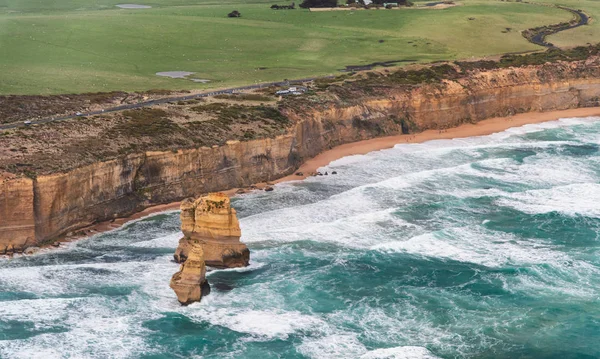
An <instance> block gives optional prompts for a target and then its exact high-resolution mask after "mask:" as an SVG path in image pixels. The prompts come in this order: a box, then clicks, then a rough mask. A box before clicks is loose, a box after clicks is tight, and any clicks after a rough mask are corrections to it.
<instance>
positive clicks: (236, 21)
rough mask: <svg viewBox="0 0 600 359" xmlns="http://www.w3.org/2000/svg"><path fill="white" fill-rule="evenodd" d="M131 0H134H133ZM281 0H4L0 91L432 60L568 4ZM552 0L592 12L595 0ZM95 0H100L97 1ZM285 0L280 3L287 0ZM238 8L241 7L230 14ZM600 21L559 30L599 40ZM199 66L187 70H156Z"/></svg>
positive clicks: (575, 41)
mask: <svg viewBox="0 0 600 359" xmlns="http://www.w3.org/2000/svg"><path fill="white" fill-rule="evenodd" d="M131 2H133V1H131ZM275 2H276V1H260V0H253V1H241V0H230V1H225V2H218V1H216V0H213V1H203V0H199V1H191V0H144V1H141V2H138V3H139V4H143V5H149V6H152V8H149V9H119V8H117V7H116V6H115V5H116V4H120V3H128V2H124V1H118V0H96V1H93V2H91V1H86V0H55V1H41V0H36V1H34V0H0V94H57V93H80V92H97V91H111V90H125V91H137V90H148V89H156V88H160V89H191V90H193V89H207V88H217V87H230V86H237V85H246V84H252V83H257V82H267V81H278V80H282V79H284V78H289V79H293V78H302V77H308V76H320V75H328V74H335V73H339V70H340V69H343V68H344V67H345V66H347V65H361V64H368V63H371V62H376V61H393V60H404V61H405V62H403V63H408V62H430V61H436V60H452V59H457V58H469V57H480V56H486V55H496V54H502V53H506V52H516V51H530V50H536V49H541V48H540V47H538V46H536V45H533V44H530V43H528V42H527V41H526V40H525V39H524V38H523V37H522V36H521V34H520V31H521V30H524V29H526V28H530V27H534V26H539V25H544V24H550V23H556V22H560V21H567V20H569V19H570V18H571V15H570V14H569V13H567V12H565V11H562V10H559V9H556V8H552V7H543V6H533V5H529V4H523V3H516V2H500V1H491V0H490V1H487V0H465V1H463V2H462V3H461V6H456V7H452V8H448V9H444V10H424V9H401V10H369V11H334V12H319V13H316V12H312V13H311V12H309V11H308V10H305V9H296V10H280V11H274V10H271V9H270V8H269V6H270V5H271V4H272V3H275ZM551 2H554V3H560V4H565V5H571V6H573V7H576V8H581V9H583V10H585V11H586V12H588V13H589V14H590V15H592V16H594V15H595V11H596V10H600V4H598V2H595V1H592V0H564V1H557V0H552V1H551ZM90 3H91V4H90ZM280 3H282V2H280ZM417 4H419V3H417ZM232 10H238V11H240V12H241V13H242V17H241V18H227V16H226V15H227V13H228V12H230V11H232ZM599 35H600V27H599V26H596V23H592V24H591V25H590V26H585V27H582V28H580V29H576V30H573V33H562V34H558V35H554V36H553V37H551V38H550V39H549V40H551V41H554V42H555V43H556V44H557V45H560V46H569V45H583V44H585V43H587V42H597V40H594V39H598V38H600V37H599ZM167 71H186V72H194V73H195V74H194V75H192V77H193V78H195V79H197V80H199V79H202V80H210V82H208V83H202V82H194V81H191V80H190V79H172V78H168V77H159V76H157V75H156V73H157V72H167Z"/></svg>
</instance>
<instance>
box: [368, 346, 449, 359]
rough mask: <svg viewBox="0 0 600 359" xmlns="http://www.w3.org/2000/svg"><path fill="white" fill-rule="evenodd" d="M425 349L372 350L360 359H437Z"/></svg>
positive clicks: (407, 347)
mask: <svg viewBox="0 0 600 359" xmlns="http://www.w3.org/2000/svg"><path fill="white" fill-rule="evenodd" d="M438 358H439V357H437V356H435V355H433V354H432V353H431V352H430V351H429V350H427V348H423V347H414V346H406V347H395V348H386V349H376V350H372V351H370V352H368V353H366V354H364V355H362V356H361V357H360V359H438Z"/></svg>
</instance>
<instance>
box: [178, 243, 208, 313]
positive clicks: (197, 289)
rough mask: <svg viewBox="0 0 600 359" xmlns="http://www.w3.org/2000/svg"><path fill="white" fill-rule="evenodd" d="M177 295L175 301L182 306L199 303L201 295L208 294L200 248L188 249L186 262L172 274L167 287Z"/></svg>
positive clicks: (195, 246)
mask: <svg viewBox="0 0 600 359" xmlns="http://www.w3.org/2000/svg"><path fill="white" fill-rule="evenodd" d="M169 286H170V287H171V288H172V289H173V290H174V291H175V294H176V295H177V300H179V303H181V304H182V305H188V304H190V303H193V302H199V301H200V299H201V298H202V296H203V295H206V294H208V293H209V292H210V286H209V285H208V282H207V281H206V265H205V264H204V255H203V253H202V247H201V246H199V245H194V246H192V247H191V248H190V251H189V253H188V257H187V259H186V261H185V262H184V263H183V264H182V265H181V267H180V268H179V272H177V273H175V274H173V277H172V278H171V283H170V285H169Z"/></svg>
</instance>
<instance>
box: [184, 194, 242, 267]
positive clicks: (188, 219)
mask: <svg viewBox="0 0 600 359" xmlns="http://www.w3.org/2000/svg"><path fill="white" fill-rule="evenodd" d="M181 230H182V231H183V234H184V237H183V238H182V239H181V240H180V241H179V246H178V247H177V250H176V251H175V261H177V262H179V263H182V262H185V260H186V259H187V258H188V256H189V253H191V249H192V248H193V247H194V246H196V245H200V246H201V247H202V249H203V251H204V260H205V262H206V265H208V266H211V267H217V268H236V267H245V266H247V265H248V262H249V261H250V251H249V250H248V247H246V245H245V244H244V243H241V242H240V237H241V234H242V233H241V230H240V223H239V222H238V219H237V215H236V212H235V209H233V208H231V203H230V200H229V197H228V196H227V195H226V194H224V193H211V194H209V195H207V196H204V197H200V198H198V199H197V200H195V201H194V200H192V199H186V200H184V201H183V202H182V203H181Z"/></svg>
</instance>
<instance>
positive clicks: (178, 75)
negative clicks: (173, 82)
mask: <svg viewBox="0 0 600 359" xmlns="http://www.w3.org/2000/svg"><path fill="white" fill-rule="evenodd" d="M193 74H195V72H189V71H164V72H157V73H156V75H157V76H162V77H170V78H172V79H186V80H191V81H194V82H200V83H203V84H205V83H208V82H210V80H207V79H193V78H189V77H188V76H191V75H193Z"/></svg>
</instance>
